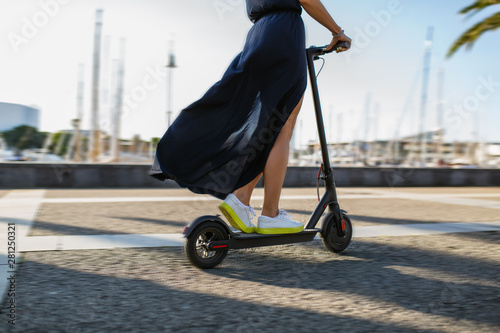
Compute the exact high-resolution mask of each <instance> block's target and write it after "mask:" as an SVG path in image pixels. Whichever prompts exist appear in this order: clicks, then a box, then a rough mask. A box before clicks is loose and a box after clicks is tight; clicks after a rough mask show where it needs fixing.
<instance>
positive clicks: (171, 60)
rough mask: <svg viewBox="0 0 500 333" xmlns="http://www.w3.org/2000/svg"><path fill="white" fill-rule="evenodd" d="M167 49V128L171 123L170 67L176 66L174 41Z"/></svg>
mask: <svg viewBox="0 0 500 333" xmlns="http://www.w3.org/2000/svg"><path fill="white" fill-rule="evenodd" d="M169 44H170V46H169V51H168V63H167V65H166V66H165V67H166V68H167V80H168V82H167V128H169V127H170V125H171V124H172V69H174V68H176V67H177V65H176V64H175V55H174V42H173V41H170V43H169Z"/></svg>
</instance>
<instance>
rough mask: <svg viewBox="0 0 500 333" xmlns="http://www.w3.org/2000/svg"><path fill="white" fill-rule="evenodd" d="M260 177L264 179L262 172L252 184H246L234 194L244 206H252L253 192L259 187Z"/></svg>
mask: <svg viewBox="0 0 500 333" xmlns="http://www.w3.org/2000/svg"><path fill="white" fill-rule="evenodd" d="M260 177H262V172H261V173H260V174H259V175H258V176H257V177H255V179H254V180H252V181H251V182H250V183H248V184H246V185H245V186H243V187H241V188H239V189H237V190H236V191H234V192H233V194H234V195H235V196H236V197H237V198H238V200H240V201H241V203H242V204H244V205H246V206H250V198H251V197H252V192H253V190H254V188H255V186H257V183H258V182H259V180H260Z"/></svg>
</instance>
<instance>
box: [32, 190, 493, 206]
mask: <svg viewBox="0 0 500 333" xmlns="http://www.w3.org/2000/svg"><path fill="white" fill-rule="evenodd" d="M467 196H470V197H499V196H500V194H495V193H474V194H473V195H468V194H418V193H409V192H391V191H376V192H371V193H366V194H344V195H339V198H340V200H342V199H409V200H419V201H431V202H440V203H446V204H453V205H466V206H477V207H483V208H493V209H500V201H493V200H481V199H472V198H464V197H467ZM317 198H318V197H317V196H316V195H315V194H314V195H312V194H311V195H283V196H281V200H317ZM252 199H253V200H264V196H262V195H256V196H253V197H252ZM196 201H220V199H217V198H214V197H211V196H202V195H199V196H177V197H101V198H95V197H94V198H45V199H43V200H42V203H57V204H68V203H114V202H116V203H118V202H196Z"/></svg>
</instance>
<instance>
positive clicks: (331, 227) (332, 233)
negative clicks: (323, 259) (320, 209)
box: [323, 213, 352, 253]
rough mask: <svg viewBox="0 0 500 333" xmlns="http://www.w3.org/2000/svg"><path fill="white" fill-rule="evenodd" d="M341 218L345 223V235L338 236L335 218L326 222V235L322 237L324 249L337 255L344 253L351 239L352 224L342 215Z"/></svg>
mask: <svg viewBox="0 0 500 333" xmlns="http://www.w3.org/2000/svg"><path fill="white" fill-rule="evenodd" d="M342 218H343V219H344V223H345V235H344V236H340V235H339V234H338V231H337V226H336V225H335V224H336V222H335V217H334V216H332V218H331V219H330V220H329V221H328V226H327V229H326V233H325V235H324V236H323V244H325V246H326V248H327V249H328V250H330V251H332V252H335V253H338V252H342V251H344V250H345V249H346V248H347V247H348V246H349V244H350V243H351V239H352V223H351V219H349V216H347V215H346V214H344V213H342Z"/></svg>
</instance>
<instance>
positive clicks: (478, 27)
mask: <svg viewBox="0 0 500 333" xmlns="http://www.w3.org/2000/svg"><path fill="white" fill-rule="evenodd" d="M498 4H500V0H476V1H475V2H474V3H473V4H472V5H470V6H468V7H465V8H464V9H462V10H461V11H460V12H459V14H462V15H465V14H469V17H471V16H473V15H475V14H477V13H479V12H480V11H481V10H483V9H484V8H487V7H490V6H493V5H498ZM499 27H500V12H497V13H495V14H493V15H491V16H490V17H487V18H485V19H484V20H482V21H481V22H479V23H477V24H475V25H474V26H472V27H471V28H470V29H469V30H467V31H465V32H464V33H463V34H462V35H461V36H460V37H459V38H458V39H457V40H456V41H455V42H454V43H453V45H452V46H451V47H450V50H449V51H448V57H451V56H452V55H453V54H455V52H456V51H457V50H458V49H459V48H461V47H462V46H465V48H466V49H471V48H472V46H474V43H475V42H476V40H478V38H479V37H480V36H481V35H482V34H483V33H485V32H486V31H492V30H496V29H498V28H499Z"/></svg>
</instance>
